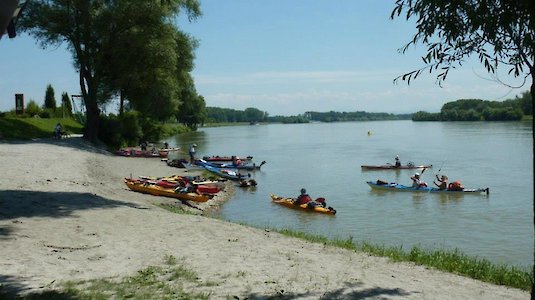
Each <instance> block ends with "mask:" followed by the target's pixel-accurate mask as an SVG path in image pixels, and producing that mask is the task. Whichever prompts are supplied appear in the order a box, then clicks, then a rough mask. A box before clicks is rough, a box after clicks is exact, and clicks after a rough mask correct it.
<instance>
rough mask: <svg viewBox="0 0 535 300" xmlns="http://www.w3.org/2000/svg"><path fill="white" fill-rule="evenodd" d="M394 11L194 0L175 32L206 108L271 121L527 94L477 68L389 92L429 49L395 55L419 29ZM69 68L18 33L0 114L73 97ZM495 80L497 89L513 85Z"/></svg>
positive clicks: (6, 55)
mask: <svg viewBox="0 0 535 300" xmlns="http://www.w3.org/2000/svg"><path fill="white" fill-rule="evenodd" d="M393 8H394V1H393V0H392V1H377V0H359V1H353V0H338V1H331V0H292V1H287V0H270V1H266V0H226V1H221V0H201V9H202V12H203V15H202V16H201V17H200V18H198V19H196V20H195V21H193V22H188V20H187V18H186V17H185V16H183V15H181V16H180V17H179V18H178V19H177V25H178V26H179V28H180V29H181V30H183V31H184V32H187V33H189V34H190V35H191V36H192V37H194V38H196V39H197V40H198V41H199V47H198V48H197V49H196V51H195V53H196V59H195V69H194V70H193V72H192V75H193V77H194V79H195V85H196V88H197V92H198V93H199V94H200V95H202V96H203V97H204V99H205V101H206V105H207V106H215V107H223V108H232V109H237V110H244V109H246V108H249V107H253V108H257V109H260V110H262V111H265V112H267V113H269V115H271V116H275V115H298V114H302V113H304V112H306V111H317V112H326V111H331V110H332V111H340V112H342V111H345V112H354V111H367V112H388V113H413V112H416V111H420V110H424V111H429V112H438V111H439V110H440V108H441V107H442V105H443V104H444V103H446V102H450V101H454V100H458V99H474V98H475V99H484V100H497V101H503V100H507V99H511V98H514V97H515V96H516V95H520V94H521V93H522V92H524V91H527V90H528V89H529V86H527V85H526V86H524V87H522V88H520V89H512V88H510V87H508V86H506V85H504V84H502V83H499V82H498V81H496V80H494V79H493V77H492V76H491V75H489V74H488V73H487V72H486V71H485V69H484V68H483V67H482V65H480V64H479V62H478V61H477V60H475V61H471V60H469V61H467V62H466V63H464V64H463V66H462V67H460V68H456V69H455V70H452V71H450V74H449V75H448V78H447V80H446V82H445V83H444V84H443V86H442V87H440V86H438V85H437V84H436V75H437V74H436V73H433V74H429V73H424V74H423V75H421V77H419V78H418V79H416V80H415V81H411V84H410V85H407V84H406V83H405V82H399V83H397V84H394V83H393V80H394V79H395V78H396V77H397V76H400V75H403V74H404V73H407V72H409V71H412V70H415V69H418V68H420V67H422V66H423V62H422V59H421V56H422V55H424V54H425V50H426V48H425V46H424V45H418V46H416V47H411V48H409V49H408V51H407V52H406V53H405V54H401V53H400V52H399V51H398V49H400V48H401V47H403V46H404V45H405V44H406V43H407V42H408V41H410V40H411V39H412V37H413V35H414V34H415V33H416V29H415V25H414V22H413V21H411V20H409V21H407V20H405V19H404V18H397V19H395V20H391V19H390V13H391V11H392V9H393ZM72 61H73V60H72V56H71V54H70V52H69V51H68V50H67V48H66V46H65V45H63V46H59V47H51V48H50V47H49V48H46V49H43V48H41V47H40V46H39V44H38V43H37V42H36V40H35V39H34V38H32V37H30V36H28V35H26V34H24V33H19V34H18V36H17V37H16V38H14V39H8V38H7V36H4V37H2V39H1V40H0V111H6V110H11V109H14V107H15V94H16V93H22V94H24V100H25V103H27V102H28V101H29V100H34V101H36V102H37V103H38V104H42V103H43V102H44V96H45V91H46V86H47V85H48V84H51V85H52V87H53V88H54V90H55V95H56V102H58V103H59V101H60V99H61V98H60V97H61V93H63V92H67V93H68V94H69V95H73V94H75V95H76V94H80V87H79V80H78V73H77V72H76V70H75V68H74V66H73V63H72ZM500 71H501V73H500V76H499V78H500V80H501V81H503V82H505V83H507V84H509V85H513V86H514V85H519V83H520V80H519V79H515V78H513V77H508V76H507V70H500ZM502 73H503V74H502ZM76 105H79V103H76V104H75V106H76ZM114 107H116V105H114V104H113V105H111V106H110V107H108V109H107V111H108V112H111V111H113V110H114V109H115V108H114Z"/></svg>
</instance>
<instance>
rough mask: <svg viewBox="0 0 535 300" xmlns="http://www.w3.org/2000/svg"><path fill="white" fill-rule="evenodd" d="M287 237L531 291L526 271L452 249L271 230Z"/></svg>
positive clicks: (528, 274) (530, 277)
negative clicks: (376, 242)
mask: <svg viewBox="0 0 535 300" xmlns="http://www.w3.org/2000/svg"><path fill="white" fill-rule="evenodd" d="M271 230H273V231H276V232H279V233H281V234H283V235H286V236H291V237H296V238H300V239H304V240H307V241H310V242H313V243H321V244H324V245H328V246H334V247H339V248H344V249H349V250H354V251H362V252H365V253H368V254H370V255H374V256H380V257H388V258H390V259H391V260H393V261H396V262H402V261H403V262H413V263H415V264H417V265H422V266H427V267H432V268H435V269H437V270H441V271H446V272H450V273H454V274H458V275H462V276H466V277H469V278H473V279H477V280H481V281H484V282H489V283H492V284H497V285H504V286H508V287H513V288H518V289H522V290H525V291H531V285H532V282H533V275H532V273H531V272H530V271H529V270H523V269H521V268H517V267H513V266H507V265H496V264H493V263H491V262H490V261H488V260H486V259H480V258H474V257H469V256H467V255H465V254H463V253H461V252H460V251H459V250H458V249H455V250H444V249H441V250H426V249H422V248H420V247H416V246H415V247H412V248H411V249H410V250H409V251H407V250H404V249H403V247H385V246H379V245H373V244H369V243H364V242H362V243H354V242H353V238H351V237H350V238H348V239H328V238H326V237H324V236H320V235H314V234H307V233H303V232H299V231H294V230H290V229H271Z"/></svg>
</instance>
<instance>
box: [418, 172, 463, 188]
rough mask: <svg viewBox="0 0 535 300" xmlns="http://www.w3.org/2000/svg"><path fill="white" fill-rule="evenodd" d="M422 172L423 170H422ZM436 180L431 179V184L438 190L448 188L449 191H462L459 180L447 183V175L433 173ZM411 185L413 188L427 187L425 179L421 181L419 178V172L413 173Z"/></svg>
mask: <svg viewBox="0 0 535 300" xmlns="http://www.w3.org/2000/svg"><path fill="white" fill-rule="evenodd" d="M422 173H423V172H422ZM435 178H436V180H434V181H433V184H434V185H435V186H436V187H437V188H438V189H439V190H449V191H462V190H463V189H464V186H463V185H462V184H461V182H460V181H459V180H457V181H454V182H450V183H448V176H446V175H440V177H439V176H438V174H436V175H435ZM411 179H412V187H413V188H421V187H427V183H426V182H425V181H422V180H421V179H420V174H419V173H415V174H414V175H413V176H412V177H411Z"/></svg>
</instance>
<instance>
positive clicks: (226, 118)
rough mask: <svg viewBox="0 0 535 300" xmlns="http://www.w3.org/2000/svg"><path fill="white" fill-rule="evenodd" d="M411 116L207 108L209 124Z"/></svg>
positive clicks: (402, 117)
mask: <svg viewBox="0 0 535 300" xmlns="http://www.w3.org/2000/svg"><path fill="white" fill-rule="evenodd" d="M410 118H411V115H410V114H398V115H395V114H389V113H368V112H365V111H357V112H336V111H330V112H314V111H309V112H305V113H304V114H300V115H296V116H269V114H268V113H267V112H264V111H261V110H259V109H256V108H247V109H245V110H235V109H230V108H219V107H207V108H206V122H207V123H233V122H249V123H256V122H271V123H285V124H288V123H309V122H311V121H315V122H346V121H375V120H410Z"/></svg>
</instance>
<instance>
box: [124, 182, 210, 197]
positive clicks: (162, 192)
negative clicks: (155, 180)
mask: <svg viewBox="0 0 535 300" xmlns="http://www.w3.org/2000/svg"><path fill="white" fill-rule="evenodd" d="M124 183H125V184H126V186H128V188H130V189H131V190H132V191H136V192H140V193H144V194H151V195H154V196H164V197H171V198H176V199H179V200H190V201H195V202H206V201H208V200H210V198H211V197H210V196H207V195H200V194H197V193H183V192H177V191H175V189H174V188H165V187H161V186H159V185H157V184H151V183H148V182H146V181H141V180H138V179H131V178H125V179H124Z"/></svg>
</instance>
